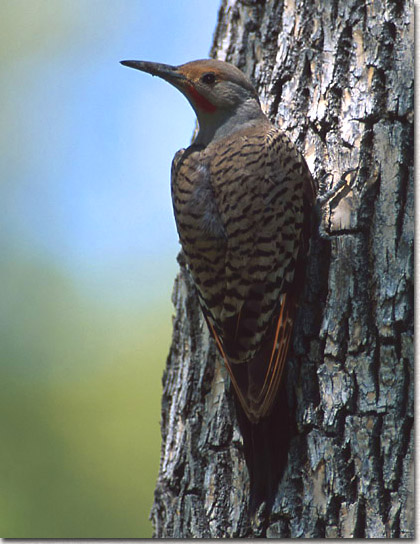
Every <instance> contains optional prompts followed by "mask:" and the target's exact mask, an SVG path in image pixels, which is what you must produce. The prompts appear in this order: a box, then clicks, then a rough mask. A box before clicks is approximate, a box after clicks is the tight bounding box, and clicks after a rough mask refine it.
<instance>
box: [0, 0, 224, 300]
mask: <svg viewBox="0 0 420 544" xmlns="http://www.w3.org/2000/svg"><path fill="white" fill-rule="evenodd" d="M218 8H219V0H195V1H194V2H192V1H190V0H188V1H186V0H177V1H176V2H174V1H169V0H167V1H153V2H152V1H146V0H118V1H116V0H113V1H110V0H60V2H57V1H56V0H43V1H39V0H31V1H30V2H28V1H24V0H13V1H12V0H3V2H2V4H1V8H0V10H1V12H2V17H1V19H2V23H0V30H1V31H2V34H3V39H2V49H3V51H2V54H1V57H2V65H3V66H2V84H1V87H0V97H1V102H2V113H0V119H1V121H2V126H3V127H8V130H7V131H6V132H4V133H3V136H2V137H1V139H0V145H1V152H0V168H1V171H2V178H3V182H2V183H1V185H0V199H1V202H2V207H4V209H3V213H2V214H1V218H0V227H1V233H2V234H1V235H0V236H1V239H0V244H1V246H0V247H1V248H2V252H3V255H4V256H6V258H9V259H12V260H15V259H20V258H24V259H31V258H34V259H48V260H49V261H50V262H52V263H54V265H56V266H58V267H60V268H63V269H65V271H66V273H67V274H69V275H71V276H72V277H73V278H74V279H75V280H76V281H77V282H79V283H80V285H84V286H85V287H86V288H87V289H88V290H93V291H92V292H94V291H95V290H96V289H99V292H101V293H103V292H105V291H107V290H109V289H111V290H112V291H115V292H118V293H119V294H120V296H131V295H132V290H133V286H134V285H135V284H136V279H140V281H139V282H138V283H139V284H140V283H143V284H148V283H149V288H147V289H146V292H145V293H143V294H144V295H147V296H149V295H150V287H151V288H152V291H153V289H155V288H156V289H159V285H160V284H161V281H168V280H167V279H166V273H167V275H169V276H173V275H174V274H175V272H176V263H175V256H176V254H177V251H178V241H177V235H176V230H175V224H174V220H173V214H172V207H171V202H170V187H169V173H170V163H171V160H172V156H173V155H174V153H175V152H176V150H177V149H179V148H180V147H183V146H186V145H188V143H189V141H190V138H191V134H192V130H193V128H194V114H193V112H192V110H191V108H190V106H189V105H188V103H187V101H186V100H185V99H184V98H183V97H182V96H181V95H178V93H177V92H176V90H175V89H173V88H171V87H170V86H169V85H168V84H166V83H164V82H162V81H159V80H158V79H156V78H152V77H150V76H148V75H146V74H141V73H140V72H135V71H133V70H129V69H128V68H125V67H122V66H121V65H120V64H119V61H120V60H122V59H127V58H128V59H132V58H134V59H141V60H156V61H159V62H166V63H169V64H181V63H183V62H187V61H189V60H193V59H196V58H202V57H207V56H208V52H209V49H210V46H211V42H212V34H213V31H214V28H215V24H216V19H217V11H218ZM159 263H161V264H160V266H159ZM162 263H164V264H163V265H162ZM165 271H166V273H164V272H165ZM154 283H156V284H157V285H154ZM137 294H138V295H139V296H142V294H141V293H139V292H138V293H137Z"/></svg>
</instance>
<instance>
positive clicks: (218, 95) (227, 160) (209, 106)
mask: <svg viewBox="0 0 420 544" xmlns="http://www.w3.org/2000/svg"><path fill="white" fill-rule="evenodd" d="M121 64H123V65H124V66H127V67H130V68H134V69H137V70H140V71H142V72H146V73H148V74H151V75H153V76H158V77H159V78H161V79H163V80H165V81H166V82H168V83H170V84H171V85H172V86H174V87H175V88H176V89H177V90H178V91H180V92H181V93H182V94H183V95H184V96H185V97H186V98H187V100H188V101H189V103H190V105H191V106H192V108H193V110H194V112H195V114H196V117H197V121H198V133H197V135H196V136H195V138H194V140H193V142H192V144H191V145H190V146H189V147H187V148H185V149H181V150H180V151H178V152H177V153H176V154H175V157H174V159H173V162H172V167H171V194H172V202H173V209H174V215H175V221H176V226H177V230H178V234H179V239H180V243H181V246H182V250H183V253H184V255H185V260H186V263H187V266H188V270H189V273H190V274H191V277H192V279H193V282H194V285H195V290H196V293H197V297H198V300H199V303H200V306H201V309H202V312H203V314H204V318H205V321H206V322H207V325H208V328H209V330H210V332H211V335H212V336H213V338H214V340H215V343H216V345H217V348H218V350H219V352H220V354H221V357H222V359H223V361H224V364H225V366H226V369H227V371H228V374H229V376H230V381H231V384H232V387H233V392H234V395H233V396H234V400H235V406H236V413H237V420H238V424H239V428H240V430H241V433H242V437H243V442H244V451H245V460H246V464H247V466H248V471H249V475H250V500H249V508H250V511H251V513H253V514H255V512H256V511H257V510H258V509H259V507H260V506H261V505H262V504H263V503H265V504H266V505H267V507H269V508H271V506H272V504H273V501H274V497H275V494H276V491H277V489H278V484H279V482H280V479H281V477H282V475H283V473H284V470H285V464H286V463H287V455H288V448H289V442H290V428H291V424H290V414H289V413H288V412H289V407H288V401H287V391H286V385H285V384H286V380H285V366H286V361H287V358H288V356H289V353H290V349H291V339H292V333H293V325H294V321H295V317H296V312H297V308H298V305H299V299H300V296H301V293H302V291H303V289H304V286H305V268H306V262H307V254H308V248H309V244H310V236H311V217H312V215H313V214H312V211H313V209H314V204H315V201H316V195H317V187H316V184H315V181H314V179H313V177H312V175H311V173H310V170H309V168H308V166H307V163H306V161H305V159H304V157H303V156H302V154H301V153H300V152H299V151H298V149H297V147H296V145H295V144H294V143H293V142H292V141H291V139H290V138H289V137H288V135H287V134H286V133H285V132H284V131H282V130H280V128H278V127H277V126H275V125H274V124H273V123H272V122H271V121H270V120H269V119H268V117H267V116H266V115H265V114H264V113H263V111H262V108H261V103H260V99H259V96H258V93H257V91H256V89H255V87H254V86H253V84H252V82H251V81H250V79H249V78H248V77H247V76H246V75H245V74H244V73H243V72H242V71H241V70H240V69H239V68H237V67H236V66H234V65H233V64H230V63H228V62H224V61H220V60H215V59H202V60H195V61H192V62H187V63H185V64H181V65H177V66H172V65H168V64H162V63H157V62H149V61H138V60H125V61H121Z"/></svg>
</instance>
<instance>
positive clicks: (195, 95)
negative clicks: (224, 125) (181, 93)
mask: <svg viewBox="0 0 420 544" xmlns="http://www.w3.org/2000/svg"><path fill="white" fill-rule="evenodd" d="M187 90H188V94H189V95H190V97H191V98H192V100H193V101H194V103H195V104H196V105H197V106H198V107H199V108H200V109H202V110H203V111H205V112H207V113H214V112H215V111H216V109H217V108H216V106H215V105H214V104H212V103H211V102H209V101H208V100H207V98H204V96H202V95H201V94H200V93H199V92H198V91H196V90H195V89H194V87H193V86H192V85H188V87H187Z"/></svg>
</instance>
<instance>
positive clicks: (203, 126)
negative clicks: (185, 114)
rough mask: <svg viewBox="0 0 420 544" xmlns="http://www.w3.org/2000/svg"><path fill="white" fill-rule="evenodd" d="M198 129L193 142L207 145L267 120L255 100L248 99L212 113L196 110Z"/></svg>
mask: <svg viewBox="0 0 420 544" xmlns="http://www.w3.org/2000/svg"><path fill="white" fill-rule="evenodd" d="M196 113H197V118H198V123H199V127H200V130H199V132H198V135H197V137H196V138H195V140H194V143H195V144H198V145H204V146H207V145H208V144H209V143H210V142H214V141H216V140H220V139H221V138H225V137H226V136H230V135H231V134H233V133H234V132H236V131H237V130H241V129H243V128H246V127H247V126H252V125H254V124H256V123H259V122H264V121H267V122H268V120H267V118H266V116H265V115H264V113H263V112H262V110H261V107H260V105H259V103H258V102H257V100H254V99H250V100H246V101H245V102H243V103H241V104H240V105H239V106H237V107H236V108H235V109H232V110H226V109H218V110H216V112H214V113H207V112H203V111H196Z"/></svg>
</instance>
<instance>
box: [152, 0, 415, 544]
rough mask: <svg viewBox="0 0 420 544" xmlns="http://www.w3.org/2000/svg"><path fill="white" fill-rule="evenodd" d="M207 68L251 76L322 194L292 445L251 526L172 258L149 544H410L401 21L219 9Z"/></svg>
mask: <svg viewBox="0 0 420 544" xmlns="http://www.w3.org/2000/svg"><path fill="white" fill-rule="evenodd" d="M212 56H214V57H216V58H219V59H221V60H227V61H230V62H232V63H233V64H236V65H237V66H238V67H239V68H241V69H242V70H243V71H245V72H246V73H247V74H249V75H250V76H251V78H252V79H253V80H254V82H255V84H256V86H257V88H258V90H259V93H260V96H261V98H262V101H263V103H264V107H265V109H266V112H267V113H268V115H269V117H270V118H271V119H272V120H273V121H275V122H277V124H278V125H279V126H280V127H282V128H283V129H284V130H286V131H287V132H288V133H289V134H290V136H291V137H292V139H293V140H294V141H295V142H296V143H297V145H298V146H299V148H300V149H301V150H302V152H303V154H304V155H305V157H306V160H307V162H308V165H309V167H310V169H311V171H312V173H313V175H314V177H315V178H316V179H317V180H318V182H319V184H320V224H319V226H318V227H317V228H316V229H315V232H314V239H313V241H312V246H311V255H310V262H309V269H308V275H307V288H306V291H305V295H304V300H303V304H302V308H301V311H300V314H299V316H298V323H297V327H296V330H295V338H294V354H293V357H292V358H291V360H290V362H289V389H290V391H291V393H292V394H293V395H292V396H293V397H294V399H295V401H294V402H295V417H296V421H297V426H298V434H297V435H296V436H295V437H294V438H293V440H292V445H291V449H290V454H289V462H288V468H287V470H286V473H285V475H284V477H283V480H282V482H281V485H280V487H279V491H278V494H277V498H276V502H275V505H274V508H273V511H272V512H271V515H270V516H264V515H261V516H260V517H259V518H257V519H256V520H253V521H251V520H250V519H249V517H248V514H247V508H246V506H247V495H248V485H249V482H248V475H247V470H246V466H245V462H244V458H243V454H242V449H241V448H242V442H241V436H240V434H239V431H238V429H237V426H236V423H235V415H234V408H233V403H232V398H231V393H230V390H229V387H228V382H229V380H228V377H227V374H226V372H225V370H224V368H223V364H222V362H221V360H220V359H219V357H218V355H217V353H216V349H215V346H214V344H213V341H212V340H211V339H210V338H209V333H208V331H207V327H206V325H205V323H204V320H203V318H202V316H201V313H200V310H199V309H198V305H197V301H196V298H195V295H194V291H193V288H192V283H191V280H190V278H189V276H188V273H187V271H186V269H185V267H184V263H183V260H182V256H181V257H180V265H181V267H180V273H179V275H178V277H177V279H176V282H175V288H174V295H173V300H174V305H175V310H176V315H175V319H174V333H173V342H172V347H171V351H170V354H169V357H168V361H167V367H166V371H165V374H164V378H163V387H164V390H163V401H162V453H161V464H160V471H159V477H158V481H157V486H156V492H155V502H154V505H153V509H152V521H153V524H154V527H155V536H156V537H160V538H162V537H184V538H187V537H204V538H209V537H244V536H264V535H265V536H268V537H287V536H290V537H323V536H325V537H336V538H341V537H381V538H393V537H404V538H407V537H413V536H414V499H413V492H414V490H413V486H414V484H413V463H414V459H413V403H414V399H413V389H414V377H413V237H414V232H413V231H414V225H413V224H414V218H413V214H414V212H413V206H414V198H413V153H414V151H413V72H414V66H413V64H414V37H413V4H412V2H410V1H401V0H370V1H367V0H365V1H364V0H267V1H266V2H258V1H252V0H248V1H245V0H243V1H239V0H224V1H223V3H222V6H221V10H220V13H219V21H218V26H217V29H216V33H215V38H214V45H213V48H212ZM191 60H193V59H191ZM180 143H181V144H182V142H180ZM168 167H169V166H168Z"/></svg>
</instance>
